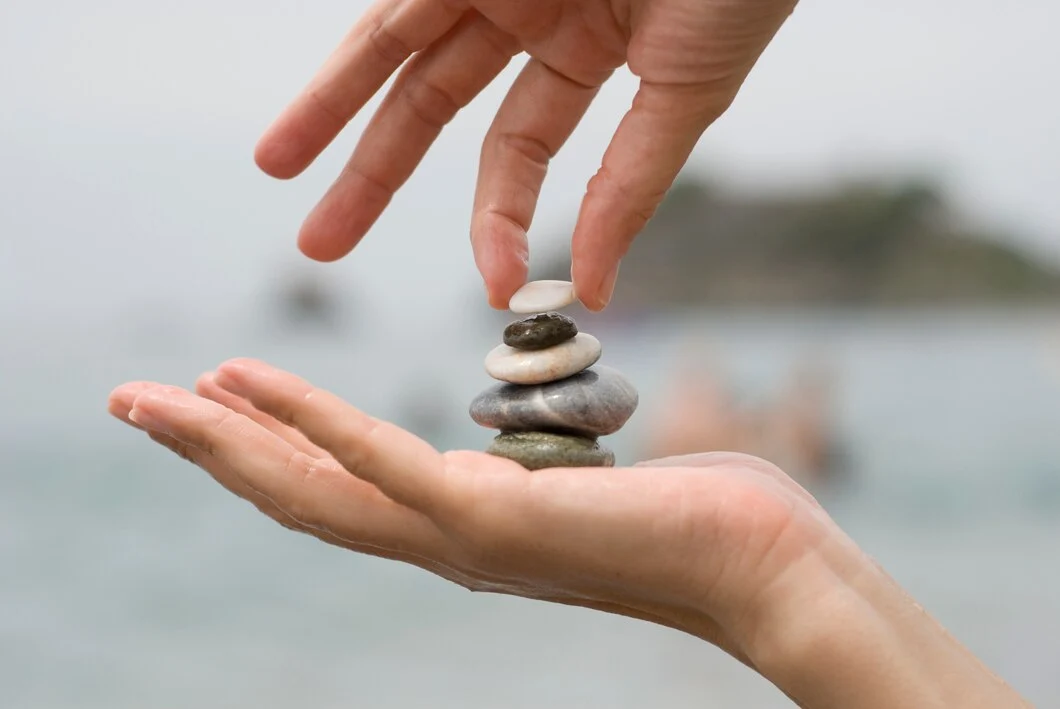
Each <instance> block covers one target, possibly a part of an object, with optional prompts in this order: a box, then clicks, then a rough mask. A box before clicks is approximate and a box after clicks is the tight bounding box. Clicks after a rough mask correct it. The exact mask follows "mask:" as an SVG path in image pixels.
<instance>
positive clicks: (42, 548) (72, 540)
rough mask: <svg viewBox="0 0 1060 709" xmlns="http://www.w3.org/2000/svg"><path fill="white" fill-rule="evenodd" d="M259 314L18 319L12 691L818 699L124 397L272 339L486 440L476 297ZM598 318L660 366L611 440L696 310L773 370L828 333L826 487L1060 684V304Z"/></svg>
mask: <svg viewBox="0 0 1060 709" xmlns="http://www.w3.org/2000/svg"><path fill="white" fill-rule="evenodd" d="M259 316H260V314H257V313H242V314H233V313H227V314H224V313H212V314H211V313H200V314H198V315H197V316H196V318H195V320H194V324H192V320H191V319H188V318H185V319H182V318H181V317H176V316H163V315H159V314H157V313H156V314H155V315H154V316H153V317H145V318H143V319H140V320H136V319H132V320H129V319H122V320H121V321H82V322H80V323H78V324H76V325H71V326H70V327H64V328H56V327H54V326H52V325H51V324H35V323H32V322H23V323H7V324H6V325H7V327H5V328H4V335H3V339H2V340H0V396H2V399H3V401H4V402H5V404H6V405H5V406H4V407H3V409H2V411H0V453H2V454H3V455H2V457H0V460H2V461H3V466H4V470H3V474H2V475H0V569H2V571H0V579H2V581H0V707H3V708H4V709H43V708H52V707H54V708H65V707H77V708H79V709H95V708H99V709H103V708H106V709H133V708H136V709H144V708H154V707H158V708H162V707H186V706H195V707H210V708H213V707H218V708H226V709H227V708H231V709H244V708H247V709H249V708H251V707H253V708H255V709H273V708H276V709H281V708H282V709H289V708H290V707H306V708H309V707H312V708H314V709H333V708H335V709H337V708H338V707H344V708H345V707H362V706H363V707H379V708H380V709H383V708H391V707H393V708H399V707H439V708H445V707H461V708H462V709H477V708H479V707H482V708H485V707H506V708H510V709H521V708H523V707H526V708H530V707H535V708H538V707H556V708H563V709H567V708H571V709H573V708H574V707H600V706H607V707H613V708H621V707H630V708H633V707H637V708H638V709H639V708H642V707H652V708H653V709H654V708H656V707H658V708H660V709H663V708H668V707H673V708H674V709H678V708H684V707H689V708H691V707H697V708H700V709H702V708H703V707H732V706H740V707H762V708H765V709H768V708H771V707H789V706H792V705H791V704H790V702H789V701H788V700H787V699H785V698H784V697H783V696H782V695H780V693H779V692H778V691H776V690H775V689H774V688H772V687H771V686H770V685H769V684H768V683H766V682H765V681H763V680H761V679H760V678H758V677H756V676H755V675H753V674H752V673H751V672H750V671H749V670H747V669H746V668H744V667H743V666H742V665H740V664H739V663H737V662H735V661H734V660H731V659H730V658H729V657H728V656H726V655H724V654H722V653H721V652H719V651H717V650H715V649H714V648H712V647H709V646H706V645H705V644H703V643H701V642H699V641H697V640H694V639H692V638H688V637H684V636H682V635H680V634H679V633H676V632H674V631H671V630H668V629H663V628H656V627H653V626H649V625H647V624H643V623H639V622H636V621H631V620H626V619H622V618H614V617H610V616H606V615H603V614H597V613H592V612H589V611H583V610H578V609H571V608H565V607H558V606H557V607H552V606H548V605H544V604H540V603H534V602H529V601H523V600H520V599H512V598H504V597H494V596H489V595H482V594H474V595H472V594H469V593H467V592H466V591H464V590H463V589H460V588H457V587H453V586H450V585H448V584H447V583H445V582H443V581H441V580H439V579H436V578H434V577H432V576H430V575H429V574H427V573H426V572H422V571H419V570H417V569H413V568H406V567H403V566H400V565H397V564H394V563H390V562H382V561H378V560H374V559H368V558H361V557H357V556H354V555H352V554H350V553H348V552H345V551H341V550H337V549H333V548H330V547H328V546H326V545H324V544H322V543H319V542H316V541H315V540H313V539H310V538H308V537H303V536H300V535H295V534H292V533H290V532H288V531H286V530H284V529H282V528H280V527H278V526H277V525H275V524H274V523H273V522H271V521H269V520H267V519H266V518H264V517H263V516H261V515H259V514H258V513H257V512H256V511H255V510H253V508H251V507H250V506H249V505H247V504H245V503H242V502H241V501H239V500H237V499H235V498H233V497H231V496H230V495H228V494H227V493H226V492H224V491H223V490H221V489H220V488H219V487H218V486H216V485H215V484H214V483H213V482H212V481H211V480H210V479H209V478H208V477H207V476H206V475H205V474H203V473H202V472H201V471H199V470H197V469H195V468H192V467H191V466H189V465H187V464H185V463H184V462H183V461H180V460H178V459H176V458H175V457H173V456H172V455H170V454H169V453H168V452H167V451H164V450H162V449H161V448H158V447H156V446H154V445H152V444H150V442H149V441H147V440H146V439H145V438H144V437H142V436H141V435H138V434H137V433H135V432H134V431H132V430H131V429H126V428H124V427H122V426H121V425H119V424H118V423H116V422H114V421H112V420H111V419H109V418H108V417H107V415H106V413H105V400H106V396H107V393H108V391H109V390H110V389H111V387H113V386H114V385H116V384H118V383H120V382H122V381H125V380H129V379H141V378H150V379H156V380H160V381H165V382H170V383H178V384H183V385H186V386H189V385H190V384H191V383H192V382H193V381H194V378H195V376H196V375H197V374H198V373H199V372H201V371H203V370H206V369H209V368H211V367H212V366H213V365H215V364H216V363H218V362H220V361H223V360H225V359H227V358H229V357H233V356H254V357H258V358H261V359H265V360H267V361H269V362H271V363H273V364H276V365H278V366H282V367H285V368H287V369H290V370H292V371H295V372H297V373H298V374H301V375H303V376H305V377H306V378H308V379H310V380H312V381H313V382H314V383H316V384H318V385H320V386H324V387H327V388H330V389H332V390H334V391H336V392H337V393H339V394H341V395H343V396H345V397H346V398H348V399H349V400H350V401H351V402H353V403H355V404H357V405H358V406H360V407H362V408H364V409H365V410H367V411H369V412H371V413H373V414H376V415H379V416H382V417H386V418H390V419H391V420H395V421H398V422H401V423H404V424H406V425H408V426H410V427H411V428H413V429H414V430H417V432H420V433H421V435H424V437H426V438H428V439H429V440H431V441H432V442H434V443H435V444H436V445H438V446H439V447H447V448H448V447H470V448H482V447H483V446H485V445H486V443H487V441H488V440H489V437H490V434H489V432H488V431H485V430H483V429H479V428H478V427H476V426H475V425H474V424H473V423H472V422H471V421H470V420H469V419H468V418H467V414H466V407H467V403H468V402H469V401H470V400H471V398H472V397H473V396H474V395H475V394H476V393H477V392H478V391H479V390H480V389H481V388H483V387H485V386H487V385H488V384H489V380H488V378H487V377H486V375H485V374H484V373H483V372H482V369H481V360H482V357H483V356H484V354H485V352H486V351H487V350H488V348H489V347H491V346H493V344H495V342H496V341H498V340H499V328H497V327H496V326H495V321H491V320H488V319H486V318H478V317H477V316H475V314H474V313H471V312H469V313H468V314H467V316H466V318H464V321H461V319H460V316H452V317H450V318H446V319H436V320H431V319H428V320H426V322H434V323H435V325H434V329H433V330H432V329H431V327H426V326H422V327H421V326H420V325H417V326H416V327H414V328H412V329H411V330H412V331H411V332H405V331H403V330H402V328H401V327H399V325H400V323H397V324H394V323H390V324H387V323H384V322H382V321H380V320H376V321H374V322H373V321H371V320H369V321H367V322H366V321H363V320H362V321H359V322H358V323H357V324H356V326H352V325H351V326H350V327H348V328H346V329H345V330H343V331H341V332H339V333H337V334H336V333H328V332H323V331H320V332H316V331H312V330H308V331H300V330H291V329H283V328H281V327H279V326H278V325H276V324H275V323H272V322H270V321H268V320H267V319H263V318H261V317H259ZM130 323H132V324H130ZM487 323H488V324H487ZM579 324H580V325H581V327H582V329H583V330H587V331H591V332H593V333H594V334H596V335H597V336H598V337H600V339H601V341H602V342H603V343H604V348H605V349H604V359H603V360H602V361H603V362H605V363H607V364H610V365H613V366H615V367H618V368H619V369H622V370H623V371H624V372H626V373H627V374H628V375H629V376H630V377H631V378H632V379H633V381H634V382H636V383H637V385H638V387H639V388H640V389H641V392H642V404H641V408H640V410H639V411H638V413H637V414H636V416H635V417H634V419H633V420H632V421H631V423H630V424H629V426H628V427H627V428H626V429H624V430H623V431H622V432H621V433H620V434H618V435H617V436H615V437H614V438H615V440H614V441H613V442H612V443H613V445H614V446H615V448H616V450H617V452H618V454H619V457H620V462H631V461H632V460H633V459H634V458H635V457H636V454H637V449H638V446H639V444H640V442H641V441H640V436H642V435H643V432H644V423H645V421H647V420H648V419H649V418H650V417H651V416H652V412H653V411H655V410H657V407H658V406H661V405H662V402H661V400H660V395H661V392H662V389H663V386H662V385H663V383H664V382H665V381H666V376H667V373H668V371H670V368H671V367H672V366H673V361H674V359H673V358H674V356H675V352H676V350H675V348H676V347H677V346H678V345H679V344H680V343H682V342H683V341H685V340H686V339H687V338H688V336H689V334H690V333H692V334H694V335H696V336H702V337H703V338H705V340H706V341H708V342H709V343H710V344H711V346H712V351H713V353H714V355H715V356H716V357H717V359H718V360H719V361H721V362H723V363H724V365H725V367H726V372H727V374H726V376H727V377H729V380H731V381H733V382H734V383H736V385H737V386H738V387H739V388H740V389H741V390H743V391H745V392H748V393H749V395H751V396H755V395H757V392H768V391H770V390H771V388H772V387H774V386H775V385H776V384H777V383H778V382H779V381H780V380H781V379H782V378H783V376H784V375H785V374H786V372H787V370H788V368H789V367H790V366H791V365H792V364H793V363H794V362H795V361H796V360H797V359H799V358H801V357H803V356H804V355H810V356H820V355H821V354H826V355H827V357H828V362H829V364H830V365H831V366H832V368H833V370H834V371H835V373H836V375H837V380H836V392H837V395H838V397H839V399H838V411H837V415H838V418H837V420H838V422H839V426H840V431H841V434H842V436H843V440H844V444H845V446H846V448H847V449H848V450H849V451H850V458H851V460H850V462H851V469H850V471H849V476H848V477H847V478H846V479H845V480H844V481H843V482H842V484H840V485H838V486H836V487H834V488H825V489H821V490H817V491H816V492H817V493H818V495H819V498H820V499H821V501H822V503H823V504H825V506H826V507H827V508H828V509H829V510H830V511H831V512H832V514H833V515H834V516H835V517H836V518H837V520H838V521H839V522H840V523H841V524H842V525H843V526H844V527H845V528H846V529H847V531H848V532H849V533H850V534H851V535H852V536H853V537H854V538H855V539H857V540H858V541H859V542H860V543H861V544H862V545H863V547H865V548H866V549H867V550H868V551H869V552H870V553H872V554H873V555H874V556H875V557H876V558H877V559H879V561H880V562H881V563H882V564H883V565H884V566H885V567H886V568H887V569H888V570H889V571H890V572H891V573H892V574H893V575H894V576H895V577H896V578H897V579H898V580H899V581H900V582H901V583H902V584H903V585H904V586H905V587H906V588H907V589H908V590H909V591H910V592H911V593H912V594H913V595H914V596H915V597H916V598H917V599H918V600H919V601H920V602H921V603H923V605H924V606H926V607H927V609H928V610H929V611H930V612H932V613H933V614H934V615H935V616H936V617H938V618H939V619H940V620H941V621H942V622H943V623H944V624H945V625H946V626H947V627H948V628H949V629H950V630H951V631H952V632H953V633H954V634H955V635H956V636H957V637H958V638H959V639H961V640H962V641H963V642H965V643H966V644H968V645H969V646H970V647H971V648H972V649H973V650H974V651H975V652H976V653H977V654H978V655H979V656H980V657H982V658H983V659H984V660H985V661H986V662H987V664H989V665H990V666H991V667H992V668H993V669H994V670H996V671H998V672H999V673H1000V674H1001V675H1002V676H1004V677H1005V678H1006V679H1007V680H1009V681H1010V682H1012V683H1013V684H1014V685H1015V686H1016V687H1017V688H1018V689H1019V690H1021V691H1022V692H1023V693H1024V694H1025V695H1026V696H1027V697H1028V698H1029V699H1031V700H1032V701H1034V702H1036V703H1037V704H1039V705H1040V706H1043V707H1045V706H1060V674H1058V673H1057V672H1056V663H1057V658H1058V657H1060V562H1058V558H1060V557H1058V555H1057V548H1058V546H1057V545H1058V541H1060V435H1058V430H1060V345H1058V344H1057V343H1060V313H1054V314H1050V313H1047V312H1043V311H1036V312H1009V311H953V312H951V311H936V312H917V313H909V314H901V313H898V314H876V315H865V314H858V313H853V312H826V313H821V312H816V313H801V312H791V313H782V314H781V313H760V314H758V313H744V314H733V313H731V312H726V313H711V312H697V313H690V314H674V315H671V316H667V317H652V318H651V319H650V320H645V321H639V320H638V321H636V322H627V323H620V322H618V321H615V320H614V319H610V320H604V319H599V320H597V319H594V318H588V317H579Z"/></svg>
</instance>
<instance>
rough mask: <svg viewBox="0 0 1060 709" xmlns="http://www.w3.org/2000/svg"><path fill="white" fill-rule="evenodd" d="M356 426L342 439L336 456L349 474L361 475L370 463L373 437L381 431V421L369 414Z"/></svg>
mask: <svg viewBox="0 0 1060 709" xmlns="http://www.w3.org/2000/svg"><path fill="white" fill-rule="evenodd" d="M356 426H357V428H356V429H355V430H353V431H351V435H350V436H348V437H347V438H345V439H344V442H343V445H342V449H341V450H340V451H338V452H337V455H336V458H337V459H338V461H339V462H340V463H341V464H342V467H343V468H345V469H346V471H347V472H348V473H349V474H351V475H353V476H354V477H361V476H362V475H364V474H365V472H366V471H367V470H368V468H369V466H370V464H371V457H372V451H373V450H374V448H375V439H376V438H377V437H378V436H379V434H380V433H381V432H382V431H383V422H382V421H380V420H379V419H376V418H373V417H371V416H365V417H364V419H363V420H362V421H360V422H358V423H357V424H356Z"/></svg>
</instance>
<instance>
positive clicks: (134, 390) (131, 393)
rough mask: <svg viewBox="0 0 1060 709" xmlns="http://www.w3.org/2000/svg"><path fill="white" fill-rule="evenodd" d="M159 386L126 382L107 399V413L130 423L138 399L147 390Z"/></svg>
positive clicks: (150, 383) (151, 383) (149, 383)
mask: <svg viewBox="0 0 1060 709" xmlns="http://www.w3.org/2000/svg"><path fill="white" fill-rule="evenodd" d="M153 386H157V384H155V383H154V382H126V383H125V384H122V385H120V386H117V387H115V388H114V390H113V391H111V393H110V395H109V396H108V397H107V413H109V414H110V415H111V416H113V417H115V418H117V419H119V420H121V421H125V422H126V423H128V421H129V412H130V411H131V410H132V407H133V403H134V402H135V401H136V397H137V396H139V395H140V394H141V393H142V392H144V391H146V390H147V389H149V388H151V387H153Z"/></svg>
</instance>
